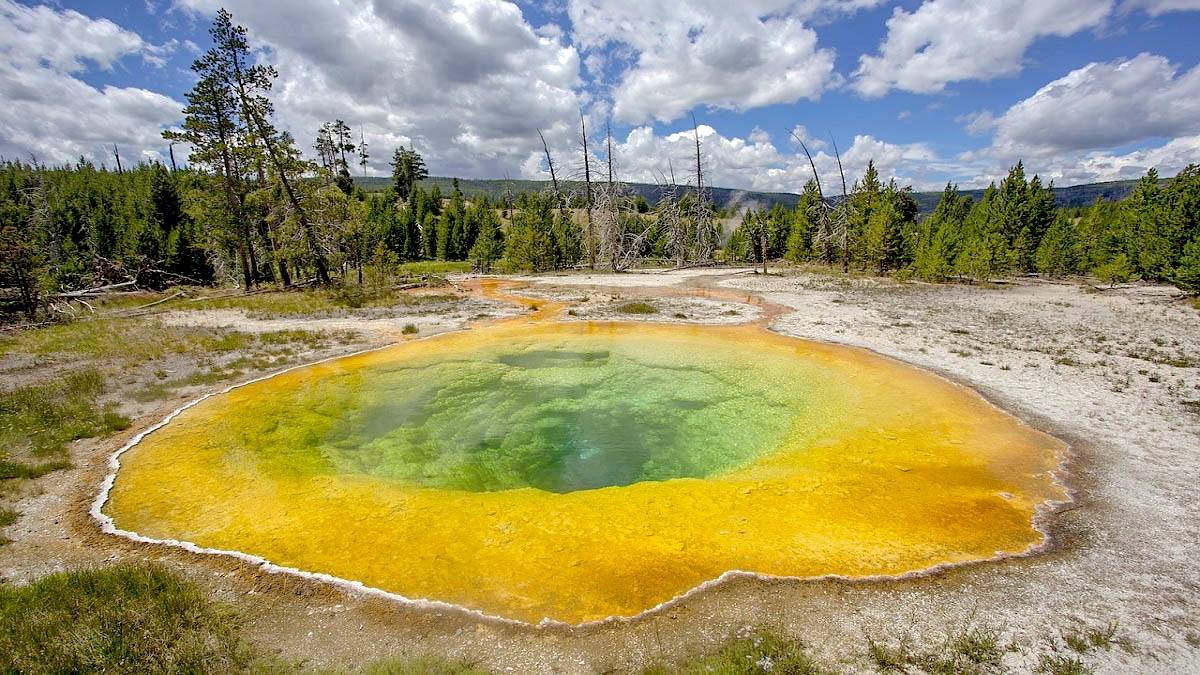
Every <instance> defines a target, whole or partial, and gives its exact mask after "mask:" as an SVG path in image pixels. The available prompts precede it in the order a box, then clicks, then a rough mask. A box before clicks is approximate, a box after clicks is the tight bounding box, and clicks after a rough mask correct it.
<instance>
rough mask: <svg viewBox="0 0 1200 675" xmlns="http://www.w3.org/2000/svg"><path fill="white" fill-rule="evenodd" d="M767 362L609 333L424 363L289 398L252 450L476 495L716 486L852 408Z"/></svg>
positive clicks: (341, 380)
mask: <svg viewBox="0 0 1200 675" xmlns="http://www.w3.org/2000/svg"><path fill="white" fill-rule="evenodd" d="M769 356H770V354H769V353H768V354H766V355H764V354H763V353H761V352H759V351H756V352H753V353H749V354H741V353H738V352H737V351H733V350H720V351H711V352H710V351H699V350H696V349H695V345H694V344H690V343H688V342H686V341H672V340H670V339H669V338H668V339H660V340H646V339H645V336H640V337H639V338H638V339H629V338H626V337H622V336H621V335H619V334H616V333H608V334H581V335H574V336H558V337H556V339H554V340H552V341H547V340H544V339H539V340H528V341H522V340H515V341H512V342H509V343H506V344H504V345H502V346H489V347H485V348H480V349H477V350H473V351H468V352H465V353H459V354H455V355H454V357H453V358H448V359H447V358H443V357H441V355H437V356H432V357H430V358H421V357H418V358H415V359H411V360H406V361H404V362H400V363H396V364H386V365H383V366H381V367H378V368H374V369H372V370H370V371H361V370H360V371H357V372H345V373H339V374H337V375H336V376H335V377H333V378H330V379H327V380H325V381H323V382H321V383H320V385H319V386H314V387H300V388H297V389H295V390H293V391H291V392H289V394H290V396H291V397H292V400H291V401H290V402H289V405H287V406H286V408H285V409H286V410H287V413H286V414H287V417H288V418H289V419H288V420H286V421H285V420H282V419H281V420H278V422H279V424H278V425H276V426H273V427H272V428H271V429H270V430H268V432H267V433H266V434H265V438H264V440H265V441H266V443H265V444H262V443H259V444H257V445H256V447H255V449H254V452H255V454H256V455H257V456H259V457H260V458H266V460H267V461H271V458H273V457H274V458H283V457H286V458H287V461H288V462H292V463H295V462H296V460H297V459H303V461H302V462H301V465H303V466H307V467H309V468H310V469H311V470H314V471H320V472H334V473H339V474H364V475H370V476H374V477H383V478H388V479H392V480H397V481H401V482H403V483H406V484H411V485H418V486H422V487H430V488H442V489H453V490H465V491H474V492H481V491H495V490H510V489H515V488H537V489H539V490H545V491H549V492H557V493H564V492H572V491H576V490H590V489H595V488H602V487H608V486H619V485H629V484H632V483H637V482H641V481H663V480H669V479H673V478H704V477H709V476H712V475H715V474H719V473H721V472H725V471H729V470H733V469H736V468H738V467H741V466H744V465H746V464H748V463H750V462H753V461H754V460H755V459H757V458H758V457H760V456H761V455H762V454H763V453H767V452H770V451H772V450H773V449H776V448H778V447H779V446H780V444H781V443H782V442H783V439H784V438H785V436H787V435H788V434H796V433H799V434H809V433H814V432H816V431H818V430H819V428H820V427H821V426H822V424H821V417H822V415H821V414H820V413H821V412H822V411H826V412H827V411H828V410H829V409H830V407H831V406H833V405H837V404H838V403H839V396H838V393H837V392H836V388H834V387H832V386H831V383H830V382H829V381H828V378H827V377H822V374H821V373H820V372H818V369H814V368H811V367H808V368H806V367H805V366H804V364H800V363H798V362H797V361H796V360H795V359H786V358H779V359H772V358H768V357H769ZM323 418H324V419H323ZM264 421H266V420H264ZM295 425H301V426H303V427H306V428H307V430H308V432H309V433H307V434H305V435H304V436H303V437H302V438H300V439H297V438H296V436H295V435H294V434H293V433H291V432H290V429H292V428H295ZM297 440H300V443H297V442H296V441H297ZM273 450H278V451H279V452H274V451H273Z"/></svg>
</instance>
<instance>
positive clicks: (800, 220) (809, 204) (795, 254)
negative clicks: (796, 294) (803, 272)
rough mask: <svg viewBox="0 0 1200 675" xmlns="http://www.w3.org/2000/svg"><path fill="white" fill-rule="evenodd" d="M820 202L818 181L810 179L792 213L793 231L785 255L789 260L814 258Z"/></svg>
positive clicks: (799, 260) (789, 235)
mask: <svg viewBox="0 0 1200 675" xmlns="http://www.w3.org/2000/svg"><path fill="white" fill-rule="evenodd" d="M820 201H821V197H820V194H819V193H818V192H817V184H816V181H814V180H811V179H810V180H809V181H808V182H807V183H805V184H804V191H803V192H802V193H801V194H800V201H799V202H797V203H796V210H795V211H794V212H793V213H792V229H791V232H790V233H789V234H788V241H787V251H786V253H785V254H784V257H786V258H787V259H788V260H791V261H792V262H803V261H805V260H808V259H809V258H811V257H812V255H813V250H812V244H813V234H814V233H815V230H816V224H815V223H814V218H815V217H816V215H817V206H818V205H819V204H820Z"/></svg>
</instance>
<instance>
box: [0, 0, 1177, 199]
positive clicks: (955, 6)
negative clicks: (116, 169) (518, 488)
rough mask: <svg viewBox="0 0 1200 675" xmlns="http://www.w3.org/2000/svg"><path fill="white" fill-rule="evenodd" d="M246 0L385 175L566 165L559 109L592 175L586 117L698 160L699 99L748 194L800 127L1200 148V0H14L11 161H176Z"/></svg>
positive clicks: (0, 11)
mask: <svg viewBox="0 0 1200 675" xmlns="http://www.w3.org/2000/svg"><path fill="white" fill-rule="evenodd" d="M222 6H224V7H225V8H226V9H228V10H229V11H230V12H232V13H233V17H234V20H235V21H236V22H238V23H240V24H242V25H244V26H246V27H247V29H248V30H249V32H250V38H251V42H252V44H253V46H254V47H255V48H256V50H257V58H259V59H260V60H261V61H263V62H267V63H273V64H275V66H276V68H277V69H278V71H279V77H278V80H277V81H276V83H275V88H274V93H273V100H274V102H275V107H276V118H277V119H276V122H277V124H278V125H279V126H280V127H281V128H284V129H287V130H289V131H290V132H291V133H292V134H293V136H295V137H296V138H297V139H298V140H299V141H300V144H301V146H302V148H303V149H304V150H305V151H306V152H307V153H308V154H309V155H310V156H315V153H314V151H313V150H312V148H311V146H312V141H313V139H314V138H315V135H316V129H317V127H318V126H319V125H320V124H321V123H323V122H327V121H332V120H335V119H342V120H345V121H346V123H347V124H349V125H350V126H351V127H352V128H353V129H354V133H355V135H356V136H357V135H360V134H361V136H362V137H363V138H365V139H366V142H367V146H368V151H369V153H370V159H369V165H368V167H367V173H368V174H370V175H389V174H390V167H389V165H388V162H389V160H390V158H391V154H392V151H393V150H394V149H395V148H396V147H398V146H400V145H404V146H409V147H415V148H416V149H417V151H418V152H420V153H421V154H422V155H423V156H424V157H425V159H426V163H427V165H428V167H429V170H430V172H431V173H432V174H433V175H444V176H461V177H467V178H505V177H510V178H533V179H543V178H548V174H547V172H546V165H545V162H544V160H543V157H542V146H541V141H540V140H539V138H538V130H541V132H542V133H543V134H544V135H545V137H546V140H547V142H548V143H549V145H550V147H551V150H552V152H553V153H554V155H555V161H556V164H558V165H559V167H561V170H562V173H563V174H566V175H569V176H575V175H581V174H582V164H583V162H582V153H581V151H580V147H579V146H580V143H579V125H580V117H581V114H582V116H583V119H584V120H585V121H586V123H587V125H588V131H589V137H590V139H591V140H590V142H591V143H592V144H593V148H592V150H593V151H594V152H593V155H594V156H595V158H596V159H597V160H599V161H602V162H603V161H604V159H605V156H606V154H607V152H606V148H605V147H604V136H605V133H604V131H605V128H606V126H608V127H611V130H612V144H613V152H612V154H613V158H614V164H615V166H616V171H617V175H618V177H619V178H620V179H623V180H630V181H645V182H655V181H663V180H666V179H668V177H669V176H671V175H672V172H673V173H674V175H675V177H676V180H678V181H679V182H684V181H687V180H690V179H692V175H693V174H694V173H695V169H694V158H693V157H692V156H691V155H692V153H694V139H693V136H692V124H693V122H692V119H693V116H694V117H695V120H696V122H697V124H698V125H699V126H698V133H699V135H700V140H701V145H702V148H703V155H704V172H705V182H706V183H708V184H710V185H715V186H721V187H731V188H740V189H754V190H767V191H786V192H798V191H799V190H800V189H801V188H802V186H803V184H804V183H805V182H806V181H807V180H809V178H810V177H811V175H812V170H811V169H810V167H809V163H808V160H807V159H806V158H805V157H804V155H803V154H802V153H801V151H800V147H799V144H798V143H797V139H800V140H803V141H804V142H805V144H807V145H808V147H809V149H810V150H811V151H812V152H813V154H814V160H815V163H816V166H817V170H818V172H819V173H820V175H821V177H822V179H823V181H824V182H826V183H829V182H830V181H834V180H835V179H836V176H837V161H836V158H835V154H834V147H835V144H836V147H837V148H838V150H840V152H841V157H842V160H843V163H844V164H845V169H846V173H847V177H848V179H849V180H851V181H853V180H854V179H855V178H857V177H858V176H861V174H862V172H863V170H864V169H865V167H866V164H867V162H868V161H869V160H874V161H875V163H876V165H877V166H878V167H879V169H880V173H881V174H882V175H883V176H884V177H894V178H895V179H896V180H897V181H898V182H899V183H900V184H901V185H912V186H913V187H914V188H915V189H917V190H938V189H941V187H943V186H944V185H945V184H946V183H947V182H953V183H956V184H958V185H960V186H962V187H964V188H966V187H982V186H986V185H987V184H988V183H989V182H991V181H993V180H998V179H999V178H1001V177H1003V175H1004V174H1005V173H1006V172H1007V170H1008V168H1009V167H1010V166H1011V165H1012V164H1014V163H1015V162H1016V161H1017V160H1023V161H1024V163H1025V166H1026V169H1027V171H1028V172H1030V173H1037V174H1039V175H1041V176H1042V177H1043V179H1044V180H1047V181H1051V180H1052V181H1054V183H1055V184H1056V185H1060V186H1066V185H1075V184H1080V183H1088V182H1096V181H1107V180H1120V179H1126V178H1136V177H1139V176H1141V175H1142V174H1144V173H1145V171H1146V170H1147V169H1149V168H1151V167H1155V168H1157V169H1158V171H1159V173H1160V174H1162V175H1164V176H1169V175H1173V174H1174V173H1175V172H1177V171H1178V170H1179V169H1181V168H1183V167H1184V166H1186V165H1188V164H1189V163H1200V39H1197V37H1196V36H1198V35H1200V0H989V2H977V1H975V0H924V1H922V0H910V1H905V2H885V1H882V0H735V1H731V0H695V1H687V2H685V1H682V0H518V1H517V2H515V3H514V2H507V1H505V0H439V1H438V2H429V1H428V0H337V1H334V0H223V1H222V0H129V1H127V2H104V1H99V0H61V1H58V2H54V1H50V2H45V3H37V2H32V1H29V0H27V1H25V2H16V1H15V0H0V156H3V157H5V158H8V159H21V160H26V161H27V160H29V158H30V157H35V158H36V159H37V160H38V161H41V162H45V163H49V164H57V163H66V162H74V161H76V160H78V159H79V158H80V157H87V158H89V159H91V160H92V161H95V162H104V163H107V164H109V165H111V164H112V163H113V162H112V154H111V153H112V146H113V145H114V144H115V145H116V146H118V148H119V149H120V152H121V155H122V158H123V160H125V161H135V158H141V159H144V160H161V161H165V159H166V152H167V148H166V144H165V142H164V141H163V140H162V136H161V134H162V131H163V130H164V129H170V128H173V127H177V126H178V125H179V124H180V123H181V118H182V112H181V111H182V108H183V107H184V105H185V100H186V99H185V96H186V94H187V92H188V90H189V89H190V88H191V87H192V85H193V84H194V83H195V76H194V75H193V73H192V72H191V70H190V65H191V63H192V61H193V60H194V59H195V58H196V57H197V56H198V55H199V54H200V53H202V52H203V51H204V50H206V49H208V48H209V46H210V44H211V43H210V40H209V37H208V32H207V31H208V27H209V26H210V25H211V22H212V18H213V16H214V15H215V14H216V12H217V10H218V9H219V8H220V7H222ZM176 152H177V156H178V159H179V160H180V161H181V162H183V161H184V157H185V156H186V154H187V150H186V149H184V148H177V149H176ZM689 167H690V168H689ZM354 169H355V173H356V174H357V173H358V172H359V171H358V167H357V166H355V167H354ZM560 177H561V176H560Z"/></svg>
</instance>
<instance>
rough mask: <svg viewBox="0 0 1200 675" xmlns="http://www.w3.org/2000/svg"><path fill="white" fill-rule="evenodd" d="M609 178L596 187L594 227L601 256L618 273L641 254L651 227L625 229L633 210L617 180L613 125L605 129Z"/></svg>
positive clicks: (630, 265) (651, 229) (632, 263)
mask: <svg viewBox="0 0 1200 675" xmlns="http://www.w3.org/2000/svg"><path fill="white" fill-rule="evenodd" d="M605 145H606V151H607V157H606V161H607V164H608V181H607V182H606V183H604V184H603V185H602V186H600V187H599V188H598V189H597V190H596V208H595V211H596V214H597V230H598V231H599V234H600V240H599V244H600V257H601V258H602V259H605V260H607V261H608V265H609V269H610V270H611V271H613V272H621V271H624V270H626V269H629V268H630V267H632V266H633V265H634V264H635V263H636V262H637V261H638V260H639V259H640V257H641V251H642V247H643V246H644V245H645V242H646V240H647V239H649V237H650V234H651V232H652V231H653V229H654V226H653V224H652V223H651V224H648V225H646V226H644V227H642V228H641V230H640V231H638V232H626V231H625V225H626V221H627V220H628V219H630V218H632V217H633V216H632V213H633V212H634V211H635V209H634V208H633V203H632V201H631V199H630V195H629V194H628V193H627V191H626V190H625V186H624V185H623V184H622V183H621V182H620V181H618V180H617V179H616V168H615V161H616V155H615V154H614V153H613V145H612V127H611V125H609V126H607V127H606V129H605Z"/></svg>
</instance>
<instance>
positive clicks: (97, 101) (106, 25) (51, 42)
mask: <svg viewBox="0 0 1200 675" xmlns="http://www.w3.org/2000/svg"><path fill="white" fill-rule="evenodd" d="M167 49H170V47H160V46H155V45H152V44H149V43H147V42H145V41H144V40H143V39H142V38H141V37H140V36H138V35H137V34H136V33H132V32H130V31H127V30H125V29H123V28H121V27H120V26H117V25H116V24H114V23H113V22H111V21H108V20H107V19H91V18H89V17H86V16H84V15H82V14H80V13H78V12H75V11H70V10H56V9H52V8H50V7H46V6H36V7H26V6H24V5H19V4H16V3H13V2H10V1H9V0H0V99H2V100H3V101H4V105H3V106H0V154H2V155H4V156H6V157H10V158H20V159H29V157H30V155H31V154H33V155H34V156H36V157H37V159H38V160H39V161H43V162H47V163H63V162H71V161H74V160H76V159H78V158H79V157H80V156H87V157H89V158H91V159H93V160H96V161H107V162H109V163H111V161H112V160H111V158H112V156H111V154H110V152H111V146H112V145H113V144H116V145H118V146H119V147H120V149H121V151H122V153H123V154H124V156H125V158H126V160H128V161H136V160H137V159H138V158H142V157H152V158H157V157H158V156H159V154H158V151H159V149H161V148H162V147H163V144H164V143H163V140H162V138H161V136H160V132H161V130H162V128H163V127H164V126H167V125H169V124H171V123H172V122H173V121H175V120H177V119H178V118H179V116H180V110H181V108H182V104H181V103H179V102H178V101H175V100H174V99H171V98H170V97H168V96H163V95H162V94H158V93H155V92H151V91H147V90H145V89H138V88H134V87H114V86H105V87H103V88H99V89H98V88H96V87H93V86H91V85H89V84H87V83H85V82H84V81H83V80H81V79H79V78H78V77H76V75H79V74H80V73H82V72H83V71H86V70H87V69H88V68H89V64H94V65H95V66H98V67H100V68H103V69H109V68H112V67H113V66H114V65H115V64H116V63H117V62H118V61H119V60H120V59H121V58H122V57H125V56H129V55H139V56H141V57H142V58H143V59H145V60H146V61H147V62H149V63H152V64H161V62H162V61H161V58H162V55H163V53H164V52H165V51H166V50H167Z"/></svg>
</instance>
